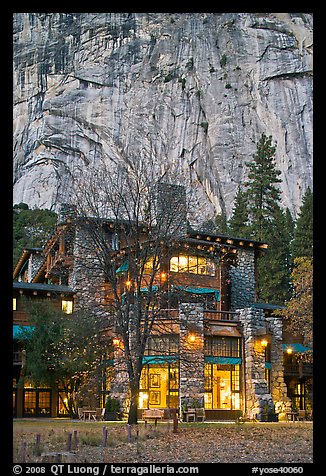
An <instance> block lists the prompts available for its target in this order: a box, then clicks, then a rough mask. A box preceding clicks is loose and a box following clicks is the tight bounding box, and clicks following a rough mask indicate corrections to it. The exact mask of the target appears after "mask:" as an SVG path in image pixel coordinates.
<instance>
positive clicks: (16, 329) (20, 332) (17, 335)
mask: <svg viewBox="0 0 326 476" xmlns="http://www.w3.org/2000/svg"><path fill="white" fill-rule="evenodd" d="M34 329H35V327H34V326H17V325H14V326H13V329H12V333H13V338H14V339H25V338H28V335H29V334H31V333H32V332H33V330H34Z"/></svg>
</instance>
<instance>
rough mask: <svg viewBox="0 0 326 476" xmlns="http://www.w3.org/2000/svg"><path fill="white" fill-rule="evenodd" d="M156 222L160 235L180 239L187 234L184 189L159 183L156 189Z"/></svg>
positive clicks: (180, 186)
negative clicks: (160, 231)
mask: <svg viewBox="0 0 326 476" xmlns="http://www.w3.org/2000/svg"><path fill="white" fill-rule="evenodd" d="M156 222H157V225H158V226H160V227H161V229H162V234H165V235H166V236H168V235H170V236H175V237H180V236H184V235H186V232H187V200H186V188H185V187H184V186H183V185H175V184H170V183H163V182H160V183H158V185H157V189H156Z"/></svg>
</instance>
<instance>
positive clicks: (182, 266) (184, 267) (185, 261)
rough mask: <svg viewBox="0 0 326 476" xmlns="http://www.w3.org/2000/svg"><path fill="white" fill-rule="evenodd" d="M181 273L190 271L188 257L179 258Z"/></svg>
mask: <svg viewBox="0 0 326 476" xmlns="http://www.w3.org/2000/svg"><path fill="white" fill-rule="evenodd" d="M179 271H180V272H181V273H186V272H187V271H188V256H179Z"/></svg>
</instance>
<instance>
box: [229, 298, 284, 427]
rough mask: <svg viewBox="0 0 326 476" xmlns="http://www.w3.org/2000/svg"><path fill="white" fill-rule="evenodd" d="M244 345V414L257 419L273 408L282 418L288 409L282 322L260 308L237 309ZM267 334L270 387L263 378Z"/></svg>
mask: <svg viewBox="0 0 326 476" xmlns="http://www.w3.org/2000/svg"><path fill="white" fill-rule="evenodd" d="M238 312H239V320H240V322H241V324H242V332H243V348H244V381H245V395H246V403H245V414H246V415H247V416H248V417H249V418H254V417H256V416H257V417H258V419H261V417H262V415H263V413H265V412H266V411H267V412H273V410H274V408H275V410H276V411H277V412H278V413H279V417H280V418H282V417H283V414H284V412H285V411H286V410H287V409H289V407H290V401H289V399H288V397H287V394H286V385H285V383H284V379H283V364H282V362H283V353H282V321H281V320H280V319H278V318H266V317H265V314H264V311H263V310H262V309H254V308H252V307H251V308H245V309H239V310H238ZM265 335H266V336H268V339H269V340H270V346H271V362H270V364H271V388H270V391H269V389H268V386H267V381H266V379H265V348H264V347H263V345H262V343H261V342H262V338H263V336H265Z"/></svg>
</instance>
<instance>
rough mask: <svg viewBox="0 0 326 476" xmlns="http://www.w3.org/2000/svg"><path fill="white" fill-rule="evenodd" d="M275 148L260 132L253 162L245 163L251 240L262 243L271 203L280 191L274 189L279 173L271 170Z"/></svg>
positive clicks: (269, 217) (271, 208) (275, 199)
mask: <svg viewBox="0 0 326 476" xmlns="http://www.w3.org/2000/svg"><path fill="white" fill-rule="evenodd" d="M275 151H276V147H275V146H273V145H272V136H269V137H267V136H266V135H265V134H264V133H263V134H262V136H261V138H260V140H259V141H258V143H257V152H256V154H255V155H254V156H253V158H254V160H253V162H246V165H247V167H248V168H249V173H248V179H249V180H248V181H247V182H246V197H247V201H248V206H249V220H250V227H251V237H252V238H253V239H255V240H258V241H264V240H266V237H267V236H268V235H267V233H266V224H267V223H268V222H270V221H271V219H272V217H273V212H274V210H275V204H276V203H279V202H280V200H281V191H280V190H279V188H278V187H277V184H278V183H281V182H282V180H281V179H280V178H279V176H280V175H281V172H280V171H279V170H277V169H276V167H275V162H274V159H275Z"/></svg>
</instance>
